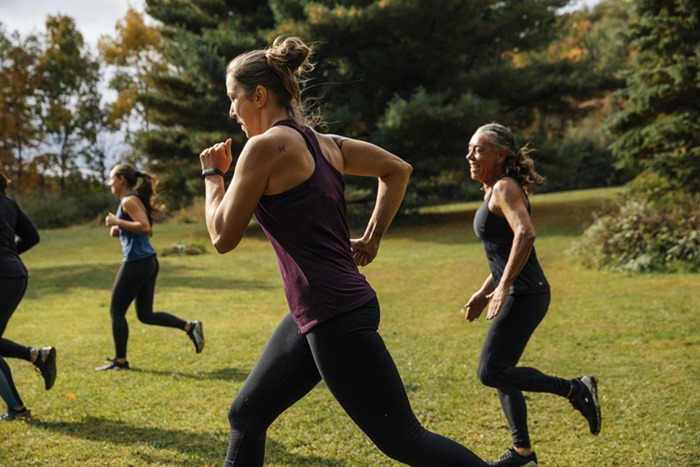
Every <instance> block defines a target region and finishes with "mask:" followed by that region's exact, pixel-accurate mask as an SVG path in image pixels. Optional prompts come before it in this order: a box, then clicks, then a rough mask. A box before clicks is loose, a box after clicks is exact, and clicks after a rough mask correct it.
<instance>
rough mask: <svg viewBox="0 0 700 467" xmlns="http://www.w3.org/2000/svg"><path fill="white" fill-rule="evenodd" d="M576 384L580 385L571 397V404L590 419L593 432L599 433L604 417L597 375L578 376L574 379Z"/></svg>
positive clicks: (589, 424)
mask: <svg viewBox="0 0 700 467" xmlns="http://www.w3.org/2000/svg"><path fill="white" fill-rule="evenodd" d="M574 384H576V385H577V386H578V391H577V393H576V394H575V395H574V396H573V397H572V398H571V399H570V402H571V405H573V406H574V408H575V409H576V410H578V411H579V412H581V415H583V416H584V417H585V418H586V420H588V427H589V428H590V430H591V434H594V435H597V434H598V433H600V425H601V422H602V419H601V416H600V403H599V402H598V384H597V382H596V379H595V376H582V377H580V378H576V379H574Z"/></svg>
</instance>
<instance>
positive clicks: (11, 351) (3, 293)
mask: <svg viewBox="0 0 700 467" xmlns="http://www.w3.org/2000/svg"><path fill="white" fill-rule="evenodd" d="M26 290H27V278H26V277H2V278H0V371H1V372H2V374H3V376H4V377H5V380H6V381H7V385H3V387H4V389H3V390H2V391H1V392H2V396H3V397H2V398H3V400H5V403H6V404H7V405H8V406H12V407H18V406H21V405H23V404H22V399H21V398H20V397H19V393H18V392H17V387H16V386H15V383H14V381H13V380H12V371H10V366H9V365H8V364H7V362H6V361H5V359H4V357H8V358H19V359H22V360H27V361H31V348H30V347H26V346H24V345H20V344H17V343H16V342H14V341H11V340H9V339H5V338H4V337H2V336H3V334H5V329H6V328H7V323H8V322H9V321H10V318H11V317H12V314H13V313H14V312H15V310H16V309H17V306H18V305H19V303H20V302H21V301H22V297H24V292H25V291H26Z"/></svg>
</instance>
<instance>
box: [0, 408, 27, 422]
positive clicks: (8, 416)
mask: <svg viewBox="0 0 700 467" xmlns="http://www.w3.org/2000/svg"><path fill="white" fill-rule="evenodd" d="M30 418H32V414H31V412H30V411H29V409H28V408H26V407H22V408H21V409H19V410H16V409H10V408H8V409H7V413H4V414H2V415H0V421H3V422H11V421H13V420H17V419H25V420H29V419H30Z"/></svg>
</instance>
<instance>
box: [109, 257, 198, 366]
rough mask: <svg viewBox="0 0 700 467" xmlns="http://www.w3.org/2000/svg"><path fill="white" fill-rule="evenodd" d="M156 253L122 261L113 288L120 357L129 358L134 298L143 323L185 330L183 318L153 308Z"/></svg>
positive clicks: (114, 326) (114, 327)
mask: <svg viewBox="0 0 700 467" xmlns="http://www.w3.org/2000/svg"><path fill="white" fill-rule="evenodd" d="M158 268H159V266H158V259H157V258H156V256H155V255H154V256H150V257H148V258H144V259H140V260H137V261H129V262H125V263H122V265H121V267H120V268H119V272H118V273H117V278H116V279H115V281H114V287H113V288H112V303H111V305H110V309H109V313H110V315H111V317H112V336H113V337H114V346H115V348H116V357H117V358H126V343H127V341H128V340H129V325H128V324H127V322H126V312H127V310H128V309H129V305H131V302H133V301H135V302H136V303H135V305H136V316H137V317H138V319H139V321H141V322H142V323H144V324H151V325H155V326H165V327H169V328H178V329H182V330H184V329H185V325H186V324H187V323H186V322H185V321H184V320H182V319H180V318H178V317H177V316H173V315H171V314H170V313H165V312H162V311H158V312H154V311H153V295H154V294H155V289H156V279H157V278H158Z"/></svg>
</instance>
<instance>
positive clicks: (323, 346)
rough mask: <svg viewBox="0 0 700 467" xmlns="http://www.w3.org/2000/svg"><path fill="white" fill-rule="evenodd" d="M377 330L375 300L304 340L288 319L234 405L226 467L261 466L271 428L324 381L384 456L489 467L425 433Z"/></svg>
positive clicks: (462, 449) (419, 462)
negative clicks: (282, 415)
mask: <svg viewBox="0 0 700 467" xmlns="http://www.w3.org/2000/svg"><path fill="white" fill-rule="evenodd" d="M378 326H379V303H378V302H377V300H376V299H373V300H372V301H370V302H369V303H367V304H366V305H364V306H362V307H360V308H357V309H356V310H353V311H350V312H347V313H344V314H342V315H340V316H337V317H335V318H333V319H331V320H329V321H327V322H325V323H322V324H320V325H318V326H316V327H315V328H313V329H312V330H310V331H309V332H308V333H306V334H300V333H299V331H298V329H297V326H296V324H295V323H294V321H293V320H292V318H291V316H290V315H287V316H286V317H285V318H284V319H283V320H282V322H281V323H280V325H279V326H278V327H277V330H276V331H275V332H274V334H273V335H272V337H271V339H270V341H269V342H268V343H267V345H266V346H265V349H264V350H263V353H262V355H261V356H260V359H259V360H258V362H257V363H256V365H255V368H253V371H252V372H251V373H250V375H249V376H248V379H247V380H246V382H245V383H244V385H243V387H242V388H241V391H240V392H239V393H238V395H237V396H236V398H235V400H234V401H233V404H232V405H231V410H230V411H229V422H230V424H231V438H230V442H229V447H228V454H227V457H226V465H227V466H246V467H249V466H261V465H263V461H264V457H265V436H266V431H267V428H268V426H270V424H271V423H272V422H273V421H274V420H275V419H276V418H277V417H278V416H279V415H280V414H281V413H282V412H284V411H285V410H286V409H287V408H289V407H291V406H292V405H293V404H294V403H295V402H297V401H298V400H300V399H301V398H302V397H304V395H306V394H307V393H308V392H309V391H311V389H313V387H314V386H316V384H318V383H319V382H320V381H321V379H323V381H324V382H325V383H326V385H327V386H328V389H329V390H330V391H331V393H332V394H333V396H334V397H335V398H336V400H337V401H338V402H339V403H340V405H341V406H342V407H343V409H344V410H345V412H346V413H347V414H348V415H349V416H350V418H352V420H353V421H354V422H355V423H356V424H357V425H358V426H359V427H360V428H361V429H362V431H364V432H365V433H366V434H367V435H368V436H369V437H370V439H371V440H372V441H373V442H374V443H375V444H376V445H377V447H379V449H381V450H382V452H384V453H385V454H386V455H387V456H389V457H391V458H393V459H396V460H398V461H401V462H403V463H405V464H409V465H413V466H435V465H440V466H485V465H486V464H485V463H484V462H483V461H482V460H480V459H479V458H478V457H477V456H476V455H475V454H474V453H472V452H471V451H470V450H469V449H467V448H465V447H464V446H461V445H459V444H457V443H456V442H454V441H451V440H449V439H447V438H445V437H443V436H440V435H437V434H435V433H431V432H430V431H428V430H426V429H425V428H423V427H422V426H421V424H420V422H419V421H418V420H417V419H416V417H415V415H414V414H413V411H412V409H411V405H410V403H409V401H408V397H407V395H406V391H405V389H404V386H403V383H402V381H401V377H400V376H399V373H398V371H397V369H396V366H395V365H394V361H393V360H392V358H391V355H390V354H389V351H388V350H387V348H386V346H385V345H384V341H383V340H382V338H381V336H380V335H379V333H378V332H377V328H378Z"/></svg>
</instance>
